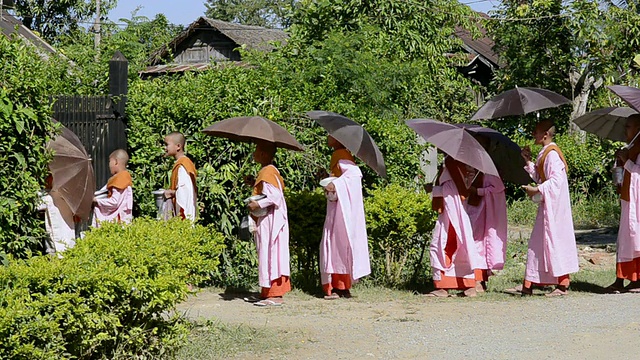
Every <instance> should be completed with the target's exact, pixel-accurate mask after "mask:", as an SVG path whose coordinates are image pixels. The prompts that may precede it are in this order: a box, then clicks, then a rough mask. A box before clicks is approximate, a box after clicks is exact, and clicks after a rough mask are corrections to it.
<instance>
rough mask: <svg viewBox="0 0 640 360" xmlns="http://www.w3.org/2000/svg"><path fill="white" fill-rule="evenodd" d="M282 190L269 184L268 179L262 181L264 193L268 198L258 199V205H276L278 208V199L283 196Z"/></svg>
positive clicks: (261, 206)
mask: <svg viewBox="0 0 640 360" xmlns="http://www.w3.org/2000/svg"><path fill="white" fill-rule="evenodd" d="M281 194H282V192H281V191H280V189H278V188H277V187H275V186H273V185H271V184H269V183H268V182H266V181H263V182H262V195H265V196H266V198H264V199H262V200H258V201H257V202H258V205H259V206H260V208H262V209H264V208H266V207H269V206H272V205H274V206H275V207H276V208H277V207H278V199H279V198H280V197H281Z"/></svg>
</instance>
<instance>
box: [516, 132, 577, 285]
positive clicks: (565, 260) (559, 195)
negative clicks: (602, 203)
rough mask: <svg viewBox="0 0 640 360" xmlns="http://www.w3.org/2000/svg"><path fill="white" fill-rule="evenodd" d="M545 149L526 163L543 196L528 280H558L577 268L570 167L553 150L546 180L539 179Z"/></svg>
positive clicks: (532, 240)
mask: <svg viewBox="0 0 640 360" xmlns="http://www.w3.org/2000/svg"><path fill="white" fill-rule="evenodd" d="M551 144H553V143H551ZM551 144H550V145H551ZM547 146H549V145H547ZM545 149H546V146H545V147H544V148H542V150H540V153H539V154H538V159H537V160H536V165H534V164H533V163H532V162H529V164H527V166H526V167H525V170H527V172H529V175H531V178H532V179H534V180H536V182H538V183H539V184H538V190H539V191H540V194H541V196H542V202H540V204H539V205H538V214H537V216H536V223H535V225H534V227H533V231H532V232H531V237H530V238H529V249H528V251H527V269H526V271H525V280H528V281H531V282H533V283H537V284H557V283H558V277H560V276H563V275H567V274H571V273H575V272H578V249H577V248H576V238H575V234H574V232H573V218H572V215H571V201H570V199H569V182H568V180H567V171H566V169H565V165H564V163H563V162H562V160H561V159H560V156H559V155H558V153H557V152H556V151H551V152H549V153H548V155H547V157H546V159H545V162H544V173H545V176H546V178H547V180H546V181H545V182H543V183H540V178H539V177H538V173H537V172H536V167H537V166H538V163H539V161H540V158H541V157H542V154H543V152H544V150H545Z"/></svg>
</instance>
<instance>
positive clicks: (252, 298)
mask: <svg viewBox="0 0 640 360" xmlns="http://www.w3.org/2000/svg"><path fill="white" fill-rule="evenodd" d="M243 300H244V301H246V302H248V303H257V302H258V301H260V300H262V298H260V297H257V296H254V295H251V296H247V297H246V298H244V299H243Z"/></svg>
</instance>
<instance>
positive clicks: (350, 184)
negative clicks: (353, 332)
mask: <svg viewBox="0 0 640 360" xmlns="http://www.w3.org/2000/svg"><path fill="white" fill-rule="evenodd" d="M338 165H339V166H340V169H341V170H342V175H341V176H340V177H339V178H337V179H336V180H334V181H333V185H334V186H335V188H336V195H337V197H338V200H337V201H327V216H326V218H325V220H324V230H323V233H322V241H321V242H320V279H321V281H322V284H323V285H324V284H329V283H331V274H350V275H351V279H352V280H357V279H359V278H361V277H363V276H366V275H369V274H370V273H371V266H370V263H369V245H368V242H367V227H366V224H365V216H364V205H363V200H362V173H361V172H360V169H359V168H358V166H357V165H356V164H354V163H353V162H352V161H349V160H340V161H339V162H338Z"/></svg>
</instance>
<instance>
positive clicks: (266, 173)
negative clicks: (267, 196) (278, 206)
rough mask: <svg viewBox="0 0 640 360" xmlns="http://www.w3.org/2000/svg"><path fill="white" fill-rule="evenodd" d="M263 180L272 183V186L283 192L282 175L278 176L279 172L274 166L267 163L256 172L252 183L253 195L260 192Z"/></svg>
mask: <svg viewBox="0 0 640 360" xmlns="http://www.w3.org/2000/svg"><path fill="white" fill-rule="evenodd" d="M276 179H278V181H280V185H278V181H276ZM263 181H264V182H267V183H269V184H271V185H273V186H274V187H277V188H278V189H280V190H282V191H283V192H284V179H283V178H282V176H280V172H279V171H278V169H277V168H276V167H275V166H273V165H267V166H265V167H263V168H262V169H260V171H259V172H258V177H257V178H256V181H255V183H254V185H253V195H260V194H262V182H263Z"/></svg>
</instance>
